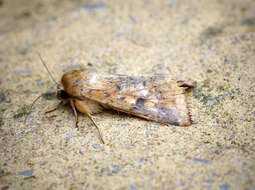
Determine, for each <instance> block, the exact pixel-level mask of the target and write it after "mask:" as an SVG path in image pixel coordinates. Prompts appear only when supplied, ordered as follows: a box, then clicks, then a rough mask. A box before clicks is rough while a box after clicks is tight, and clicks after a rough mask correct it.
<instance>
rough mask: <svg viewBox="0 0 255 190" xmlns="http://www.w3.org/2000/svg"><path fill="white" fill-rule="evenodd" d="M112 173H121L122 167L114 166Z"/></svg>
mask: <svg viewBox="0 0 255 190" xmlns="http://www.w3.org/2000/svg"><path fill="white" fill-rule="evenodd" d="M112 173H114V174H118V173H120V167H119V166H114V168H113V170H112Z"/></svg>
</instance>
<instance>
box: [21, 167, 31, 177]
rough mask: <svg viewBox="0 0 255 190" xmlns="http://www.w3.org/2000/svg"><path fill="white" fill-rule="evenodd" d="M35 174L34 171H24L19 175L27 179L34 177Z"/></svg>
mask: <svg viewBox="0 0 255 190" xmlns="http://www.w3.org/2000/svg"><path fill="white" fill-rule="evenodd" d="M33 173H34V170H33V169H31V170H24V171H21V172H19V173H18V174H19V175H23V176H26V177H29V176H31V175H33Z"/></svg>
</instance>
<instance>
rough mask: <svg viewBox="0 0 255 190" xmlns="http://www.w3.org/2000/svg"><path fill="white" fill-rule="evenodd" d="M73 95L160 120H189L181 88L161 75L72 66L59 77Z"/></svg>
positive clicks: (181, 122) (184, 122)
mask: <svg viewBox="0 0 255 190" xmlns="http://www.w3.org/2000/svg"><path fill="white" fill-rule="evenodd" d="M62 84H63V86H64V89H65V91H66V92H67V93H68V94H70V96H72V97H73V98H77V99H80V100H82V99H90V100H93V101H95V102H98V103H100V104H102V105H104V106H106V107H110V108H112V109H115V110H118V111H121V112H125V113H129V114H132V115H135V116H139V117H142V118H145V119H148V120H153V121H156V122H160V123H166V124H173V125H180V126H188V125H190V124H191V122H190V116H189V112H188V108H187V103H186V97H185V95H184V92H185V89H184V88H182V87H180V86H179V85H178V81H175V80H170V79H168V78H167V77H165V76H156V77H130V76H126V75H102V74H100V73H97V72H95V71H90V70H73V71H70V72H67V73H66V74H64V75H63V77H62Z"/></svg>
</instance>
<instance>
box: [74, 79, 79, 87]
mask: <svg viewBox="0 0 255 190" xmlns="http://www.w3.org/2000/svg"><path fill="white" fill-rule="evenodd" d="M78 85H79V80H78V79H76V80H75V81H74V86H75V87H77V86H78Z"/></svg>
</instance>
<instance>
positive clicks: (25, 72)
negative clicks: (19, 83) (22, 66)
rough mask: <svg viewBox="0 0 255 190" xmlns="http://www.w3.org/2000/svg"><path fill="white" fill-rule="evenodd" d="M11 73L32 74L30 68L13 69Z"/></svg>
mask: <svg viewBox="0 0 255 190" xmlns="http://www.w3.org/2000/svg"><path fill="white" fill-rule="evenodd" d="M13 74H15V75H20V76H26V75H31V74H32V70H14V71H13Z"/></svg>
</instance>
